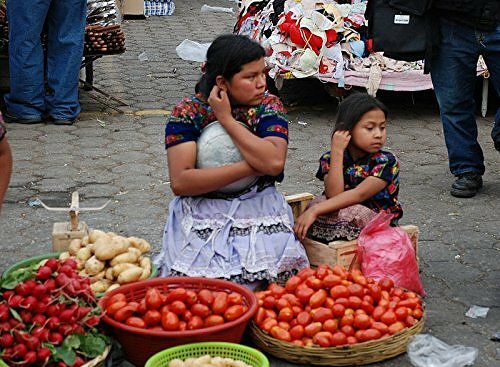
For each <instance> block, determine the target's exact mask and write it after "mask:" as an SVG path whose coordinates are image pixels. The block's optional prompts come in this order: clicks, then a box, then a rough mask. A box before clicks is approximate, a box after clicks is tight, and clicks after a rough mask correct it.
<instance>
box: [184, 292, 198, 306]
mask: <svg viewBox="0 0 500 367" xmlns="http://www.w3.org/2000/svg"><path fill="white" fill-rule="evenodd" d="M184 302H185V303H186V305H188V306H192V305H194V304H195V303H196V302H198V295H197V294H196V292H195V291H193V290H192V289H187V290H186V299H185V300H184Z"/></svg>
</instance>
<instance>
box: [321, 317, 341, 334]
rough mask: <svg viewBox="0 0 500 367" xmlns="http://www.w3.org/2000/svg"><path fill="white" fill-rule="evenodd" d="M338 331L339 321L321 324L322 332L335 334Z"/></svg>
mask: <svg viewBox="0 0 500 367" xmlns="http://www.w3.org/2000/svg"><path fill="white" fill-rule="evenodd" d="M338 329H339V320H337V319H329V320H325V321H324V322H323V330H325V331H329V332H331V333H334V332H336V331H337V330H338Z"/></svg>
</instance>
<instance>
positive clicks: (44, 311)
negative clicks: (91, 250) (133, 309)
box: [0, 258, 105, 367]
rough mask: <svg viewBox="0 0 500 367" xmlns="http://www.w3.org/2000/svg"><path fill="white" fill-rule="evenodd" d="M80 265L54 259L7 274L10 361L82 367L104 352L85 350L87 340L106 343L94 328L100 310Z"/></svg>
mask: <svg viewBox="0 0 500 367" xmlns="http://www.w3.org/2000/svg"><path fill="white" fill-rule="evenodd" d="M76 265H77V263H76V261H74V260H72V259H68V260H65V261H60V260H57V259H54V258H51V259H48V260H47V261H45V262H44V263H42V264H41V265H40V264H34V265H33V266H30V267H27V268H23V269H18V270H16V271H14V272H12V273H11V274H9V275H8V276H7V277H6V278H4V279H2V282H1V285H2V292H1V293H0V357H1V358H2V359H3V361H4V362H6V363H7V364H8V365H11V366H56V367H64V366H76V367H78V366H81V365H83V364H85V363H86V361H87V360H89V359H92V358H94V357H95V355H94V354H96V353H98V352H99V350H93V351H91V352H88V351H86V353H81V350H80V349H82V348H83V349H85V348H86V345H85V343H86V342H87V343H89V344H91V343H92V342H95V341H96V340H97V339H98V343H97V344H99V345H103V344H104V347H105V337H104V336H102V337H101V335H100V334H99V333H98V332H97V331H96V330H95V327H96V326H97V324H98V323H99V320H100V317H101V313H100V309H99V308H98V307H97V302H96V299H95V297H94V294H93V293H92V290H91V289H90V279H89V278H86V277H81V276H79V275H78V273H77V270H76ZM89 338H90V339H92V338H96V340H90V339H89ZM98 349H100V348H98ZM103 349H104V348H103ZM100 352H101V353H102V351H100ZM99 354H100V353H99ZM99 354H96V355H99Z"/></svg>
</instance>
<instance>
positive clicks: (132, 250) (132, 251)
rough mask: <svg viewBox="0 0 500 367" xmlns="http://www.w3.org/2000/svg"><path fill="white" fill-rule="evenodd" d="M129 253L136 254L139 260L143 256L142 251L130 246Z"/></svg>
mask: <svg viewBox="0 0 500 367" xmlns="http://www.w3.org/2000/svg"><path fill="white" fill-rule="evenodd" d="M127 252H130V253H131V254H134V255H135V256H137V258H139V257H140V256H141V255H142V252H141V250H139V249H138V248H135V247H133V246H129V247H128V250H127Z"/></svg>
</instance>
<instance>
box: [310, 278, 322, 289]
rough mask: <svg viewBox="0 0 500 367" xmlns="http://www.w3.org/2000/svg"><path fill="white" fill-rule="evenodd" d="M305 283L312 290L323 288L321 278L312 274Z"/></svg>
mask: <svg viewBox="0 0 500 367" xmlns="http://www.w3.org/2000/svg"><path fill="white" fill-rule="evenodd" d="M306 284H307V285H308V286H309V287H310V288H312V289H314V290H318V289H321V288H323V282H322V281H321V279H318V278H316V277H314V276H312V277H309V278H307V279H306Z"/></svg>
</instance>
